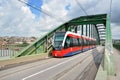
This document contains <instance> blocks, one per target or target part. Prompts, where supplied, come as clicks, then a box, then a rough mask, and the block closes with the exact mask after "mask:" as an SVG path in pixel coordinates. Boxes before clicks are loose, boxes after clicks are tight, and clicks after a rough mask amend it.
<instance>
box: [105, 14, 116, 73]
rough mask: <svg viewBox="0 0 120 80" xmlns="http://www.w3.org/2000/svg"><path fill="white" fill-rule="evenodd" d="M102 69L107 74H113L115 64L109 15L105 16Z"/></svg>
mask: <svg viewBox="0 0 120 80" xmlns="http://www.w3.org/2000/svg"><path fill="white" fill-rule="evenodd" d="M104 70H106V71H107V74H108V75H115V66H114V58H113V45H112V35H111V26H110V19H109V16H108V15H107V16H106V41H105V56H104Z"/></svg>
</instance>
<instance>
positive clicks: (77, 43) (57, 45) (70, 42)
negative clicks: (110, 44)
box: [52, 31, 96, 57]
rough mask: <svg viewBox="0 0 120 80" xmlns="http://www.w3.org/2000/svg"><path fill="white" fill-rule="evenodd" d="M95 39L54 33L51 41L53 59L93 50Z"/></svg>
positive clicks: (74, 34) (72, 34) (69, 33)
mask: <svg viewBox="0 0 120 80" xmlns="http://www.w3.org/2000/svg"><path fill="white" fill-rule="evenodd" d="M95 46H96V39H94V38H89V37H86V36H80V35H79V34H77V33H73V32H69V31H67V32H56V33H55V34H54V40H53V49H52V56H53V57H65V56H72V55H75V54H78V53H80V52H83V51H86V50H89V49H92V48H95Z"/></svg>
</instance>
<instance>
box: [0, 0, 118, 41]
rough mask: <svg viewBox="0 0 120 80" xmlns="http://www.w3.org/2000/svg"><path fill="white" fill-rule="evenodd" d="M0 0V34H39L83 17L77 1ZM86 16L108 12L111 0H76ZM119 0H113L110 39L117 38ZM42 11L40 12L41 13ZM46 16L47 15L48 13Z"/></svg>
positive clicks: (37, 35)
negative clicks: (34, 7) (24, 2)
mask: <svg viewBox="0 0 120 80" xmlns="http://www.w3.org/2000/svg"><path fill="white" fill-rule="evenodd" d="M21 1H26V2H27V3H29V4H31V5H33V6H36V7H37V8H38V9H40V11H38V10H35V9H33V8H32V7H30V6H28V5H25V4H23V3H21V2H20V1H19V0H0V36H36V37H40V36H42V35H44V34H46V33H47V32H49V31H51V30H53V29H54V28H56V27H58V26H59V25H61V24H63V23H65V22H66V21H69V20H71V19H73V18H76V17H80V16H85V13H84V12H83V11H82V10H81V8H80V7H79V5H78V4H77V2H76V0H21ZM77 1H79V3H80V4H81V5H82V7H83V8H84V9H85V11H86V12H87V14H88V15H94V14H104V13H109V11H110V0H77ZM119 5H120V0H112V14H111V30H112V38H114V39H120V10H119V9H120V6H119ZM41 11H42V12H41ZM48 15H49V16H48Z"/></svg>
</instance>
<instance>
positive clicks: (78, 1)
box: [75, 0, 88, 16]
mask: <svg viewBox="0 0 120 80" xmlns="http://www.w3.org/2000/svg"><path fill="white" fill-rule="evenodd" d="M75 1H76V2H77V4H78V5H79V7H80V9H81V10H82V11H83V12H84V13H85V15H86V16H88V14H87V12H86V10H85V9H84V8H83V7H82V5H81V4H80V2H79V1H78V0H75Z"/></svg>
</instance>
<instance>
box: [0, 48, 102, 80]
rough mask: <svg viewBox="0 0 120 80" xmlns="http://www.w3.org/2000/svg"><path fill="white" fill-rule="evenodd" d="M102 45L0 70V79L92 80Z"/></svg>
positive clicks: (100, 55) (98, 62) (100, 57)
mask: <svg viewBox="0 0 120 80" xmlns="http://www.w3.org/2000/svg"><path fill="white" fill-rule="evenodd" d="M103 51H104V48H103V47H97V48H95V49H92V50H89V51H86V52H83V53H81V54H78V55H75V56H71V57H66V58H50V59H46V60H42V61H37V62H34V63H29V64H26V65H21V66H18V67H13V68H10V69H6V70H2V71H0V80H94V78H95V75H96V73H97V69H98V66H99V64H100V61H101V59H102V53H103Z"/></svg>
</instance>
